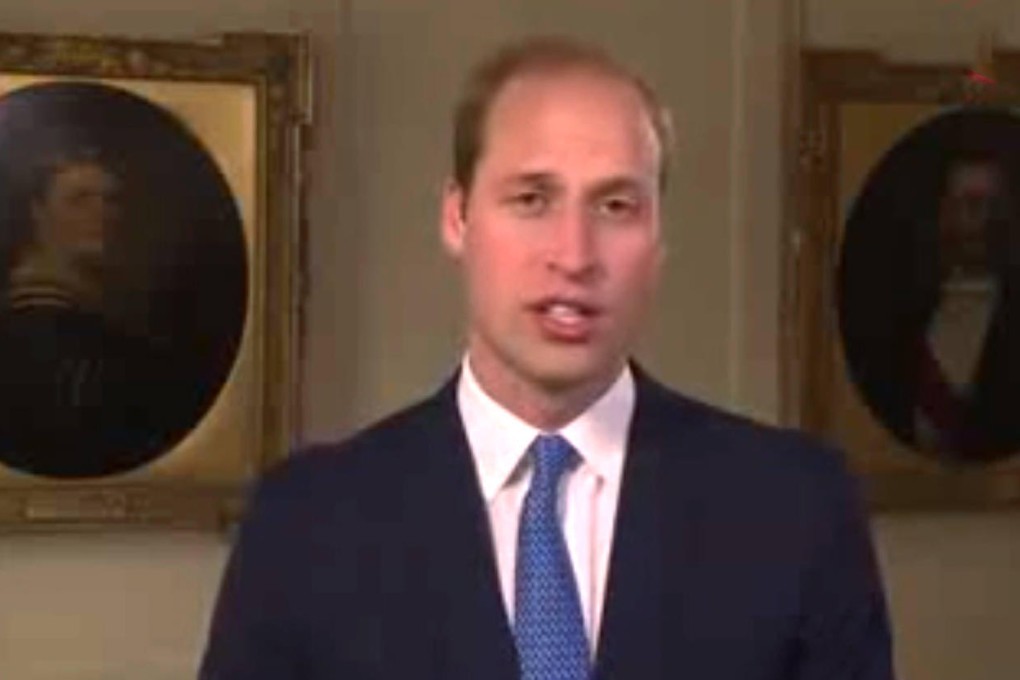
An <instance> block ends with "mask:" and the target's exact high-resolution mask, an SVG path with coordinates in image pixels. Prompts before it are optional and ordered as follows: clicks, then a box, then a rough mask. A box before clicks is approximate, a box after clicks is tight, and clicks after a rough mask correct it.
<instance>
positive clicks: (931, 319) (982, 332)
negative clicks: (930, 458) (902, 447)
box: [914, 154, 1020, 461]
mask: <svg viewBox="0 0 1020 680" xmlns="http://www.w3.org/2000/svg"><path fill="white" fill-rule="evenodd" d="M1009 191H1010V187H1009V186H1008V182H1007V176H1006V173H1005V172H1004V170H1003V166H1002V164H1001V163H1000V162H999V161H998V160H997V159H996V158H995V157H994V156H991V155H977V154H970V155H965V156H962V157H960V158H958V159H956V160H955V161H954V162H953V163H951V164H950V167H949V169H948V171H947V172H946V179H945V187H944V191H943V193H942V196H941V199H940V202H939V220H938V225H937V232H938V233H937V249H936V250H937V255H936V260H937V263H938V266H937V267H936V270H937V277H938V284H937V286H938V292H937V295H936V296H935V297H934V299H931V303H934V304H931V306H929V307H928V309H927V310H926V311H927V314H926V317H927V318H926V324H925V328H924V331H923V338H922V340H921V347H920V351H919V352H918V354H919V358H920V364H921V365H920V367H919V368H917V369H915V370H916V372H917V379H916V381H915V382H914V384H915V386H916V387H915V389H916V394H915V395H914V396H915V400H916V407H915V409H916V410H915V423H914V424H915V433H916V436H917V440H918V443H919V445H920V446H921V447H922V448H923V449H926V450H930V451H932V452H934V453H936V454H937V455H940V456H943V457H945V458H948V459H957V460H972V461H982V460H992V459H994V458H997V457H1003V456H1006V455H1010V454H1011V453H1013V452H1014V451H1015V450H1016V449H1017V448H1020V431H1018V430H1017V426H1016V420H1017V418H1016V406H1015V405H1016V403H1017V400H1018V398H1020V380H1018V377H1020V376H1018V374H1017V372H1016V369H1015V368H1013V367H1014V366H1015V365H1017V364H1018V363H1020V362H1018V359H1020V356H1015V354H1016V347H1017V343H1016V340H1015V338H1016V319H1015V318H1014V317H1015V311H1014V310H1013V309H1012V308H1013V306H1014V305H1013V304H1012V297H1013V296H1014V295H1015V294H1016V291H1015V287H1016V280H1015V275H1014V274H1013V273H1012V271H1013V270H1014V269H1015V268H1016V266H1017V265H1016V263H1015V253H1014V252H1013V250H1014V248H1015V246H1013V245H1012V244H1013V243H1014V242H1015V241H1016V238H1017V235H1016V234H1015V233H1014V232H1016V215H1015V209H1014V208H1013V206H1011V205H1010V203H1011V201H1010V195H1009ZM1011 329H1012V330H1011ZM1011 336H1012V337H1013V338H1014V339H1013V340H1012V341H1011V340H1010V337H1011Z"/></svg>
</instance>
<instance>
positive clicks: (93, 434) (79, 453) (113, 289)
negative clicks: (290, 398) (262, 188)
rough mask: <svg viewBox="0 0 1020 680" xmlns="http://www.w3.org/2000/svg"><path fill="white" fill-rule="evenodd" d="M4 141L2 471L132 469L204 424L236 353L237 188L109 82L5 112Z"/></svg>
mask: <svg viewBox="0 0 1020 680" xmlns="http://www.w3.org/2000/svg"><path fill="white" fill-rule="evenodd" d="M5 114H6V115H5ZM0 142H2V144H0V148H3V149H5V151H3V152H0V155H2V157H0V174H2V177H3V179H5V180H6V181H5V182H4V187H5V188H4V190H3V191H2V193H0V208H2V214H0V265H2V270H0V376H3V378H2V380H3V382H2V387H0V462H2V463H4V464H6V465H8V466H10V467H12V468H14V469H16V470H19V471H22V472H28V473H33V474H37V475H44V476H51V477H61V478H79V477H95V476H103V475H109V474H114V473H119V472H126V471H130V470H133V469H135V468H137V467H139V466H141V465H143V464H145V463H148V462H150V461H153V460H155V459H156V458H158V457H159V456H160V455H162V454H163V453H165V452H166V451H167V450H169V449H170V448H171V447H172V446H173V445H174V444H175V443H177V442H178V441H179V440H181V439H182V438H183V437H184V436H185V435H186V434H187V433H188V432H189V431H190V430H191V429H192V428H193V427H194V426H195V425H196V423H197V422H198V421H199V420H200V419H201V418H202V416H203V414H204V413H205V412H206V410H207V409H208V408H209V406H210V404H211V403H212V402H213V400H214V399H215V397H216V394H217V392H218V390H219V389H220V387H221V386H222V384H223V382H224V380H225V378H226V375H227V373H228V371H229V369H230V366H231V364H232V361H233V356H234V354H235V353H236V350H237V345H238V343H239V341H240V335H241V330H242V328H243V320H244V315H245V300H246V275H245V271H246V256H245V249H244V241H243V232H242V229H241V225H240V220H239V218H238V214H237V211H236V209H235V207H234V204H233V201H232V198H231V195H230V192H229V190H228V189H227V187H226V184H225V182H224V180H223V178H222V176H221V175H220V174H219V173H218V171H217V169H216V167H215V165H214V163H213V162H212V161H211V160H210V159H209V158H208V157H207V155H206V154H205V153H204V151H203V150H202V149H201V148H200V146H199V145H198V144H197V142H195V141H194V139H193V138H192V137H191V136H190V135H188V134H187V131H186V130H185V129H184V128H183V127H182V126H181V125H180V124H179V123H178V122H177V121H175V120H174V119H173V118H172V117H170V116H169V115H168V114H166V113H165V112H163V111H161V110H159V109H158V108H157V107H155V106H153V105H152V104H150V103H148V102H147V101H145V100H143V99H141V98H139V97H136V96H134V95H129V94H127V93H124V92H122V91H119V90H116V89H114V88H110V87H106V86H100V85H89V84H70V83H58V84H50V85H43V86H33V87H29V88H25V89H24V90H20V91H15V92H13V93H11V94H8V95H7V96H5V97H3V98H0Z"/></svg>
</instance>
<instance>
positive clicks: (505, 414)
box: [457, 356, 635, 502]
mask: <svg viewBox="0 0 1020 680" xmlns="http://www.w3.org/2000/svg"><path fill="white" fill-rule="evenodd" d="M634 401H635V388H634V376H633V375H632V373H631V369H630V366H629V365H625V366H624V369H623V370H622V371H621V372H620V375H619V377H617V379H616V381H615V382H614V383H613V384H612V386H610V388H609V389H608V390H606V391H605V393H603V394H602V396H601V397H599V398H598V399H597V400H596V401H595V402H594V403H593V404H592V405H591V406H589V407H588V408H587V409H586V410H585V411H584V412H583V413H581V414H580V415H579V416H577V417H576V418H575V419H574V420H572V421H571V422H570V423H568V424H567V425H566V426H565V427H563V428H562V429H561V430H560V431H559V434H560V435H561V436H563V437H564V438H565V439H566V440H567V441H569V442H570V444H571V445H572V446H573V447H574V448H575V449H576V450H577V452H578V453H579V454H580V456H581V459H582V461H583V464H585V465H588V466H589V467H590V468H591V469H592V470H593V471H594V472H595V473H596V474H597V475H598V476H599V477H600V478H601V479H602V480H603V481H604V482H616V481H617V480H618V479H619V477H620V475H621V474H622V471H623V461H624V456H625V454H626V448H627V433H628V431H629V429H630V421H631V418H632V416H633V413H634ZM457 404H458V408H459V409H460V415H461V420H462V421H463V423H464V429H465V432H466V433H467V438H468V443H469V445H470V448H471V453H472V456H473V457H474V461H475V467H476V469H477V471H478V477H479V480H480V482H481V487H482V495H483V496H484V497H485V500H486V502H491V501H492V500H493V499H494V498H495V497H496V494H497V493H499V490H500V489H502V488H503V487H504V486H505V485H506V484H507V482H508V481H509V480H510V479H511V477H512V476H513V475H514V473H515V472H517V471H518V469H519V468H520V464H521V460H522V459H523V457H524V454H525V453H526V452H527V449H528V447H529V446H530V445H531V443H532V442H533V441H534V440H535V437H537V436H538V435H540V434H542V431H541V430H539V429H538V428H536V427H534V426H532V425H530V424H528V423H526V422H525V421H523V420H521V419H520V418H518V417H517V416H516V415H514V414H513V413H511V412H510V411H508V410H507V409H506V408H504V407H503V406H502V405H501V404H499V403H498V402H496V401H495V400H494V399H493V398H492V397H490V396H489V395H488V394H487V393H486V392H485V390H484V389H482V386H481V385H480V384H479V383H478V379H477V378H476V377H475V375H474V373H473V372H472V370H471V365H470V361H468V357H467V356H465V357H464V359H463V361H462V370H461V373H460V379H459V381H458V385H457Z"/></svg>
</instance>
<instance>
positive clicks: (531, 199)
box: [507, 190, 549, 217]
mask: <svg viewBox="0 0 1020 680" xmlns="http://www.w3.org/2000/svg"><path fill="white" fill-rule="evenodd" d="M507 202H508V203H509V205H510V207H511V208H512V209H513V211H514V212H515V213H517V214H518V215H520V216H522V217H535V216H538V215H541V214H542V213H543V212H545V210H546V209H547V208H548V207H549V197H548V195H546V194H545V193H543V192H541V191H535V190H527V191H520V192H517V193H515V194H512V195H511V196H510V198H509V199H508V201H507Z"/></svg>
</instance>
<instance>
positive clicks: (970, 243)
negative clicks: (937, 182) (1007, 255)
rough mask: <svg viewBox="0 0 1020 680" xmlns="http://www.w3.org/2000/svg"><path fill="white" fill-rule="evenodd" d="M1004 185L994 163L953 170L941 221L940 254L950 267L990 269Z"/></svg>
mask: <svg viewBox="0 0 1020 680" xmlns="http://www.w3.org/2000/svg"><path fill="white" fill-rule="evenodd" d="M1004 188H1005V187H1003V186H1002V173H1001V172H1000V171H999V168H998V166H996V165H995V164H993V163H985V162H974V163H966V164H962V165H958V166H956V167H955V168H954V169H953V170H952V171H951V172H950V174H949V179H948V182H947V186H946V193H945V195H944V196H943V198H942V205H941V215H940V217H941V219H940V221H939V222H940V223H939V250H940V253H941V255H940V257H941V259H942V261H943V264H944V265H945V266H946V267H949V268H960V269H963V270H967V271H982V270H986V269H987V266H988V255H989V247H990V246H991V244H990V242H989V241H990V239H991V238H992V237H993V234H992V233H990V225H991V222H992V219H993V212H994V210H993V208H994V207H995V202H996V201H997V200H999V199H1000V196H1001V193H1002V191H1003V189H1004Z"/></svg>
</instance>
